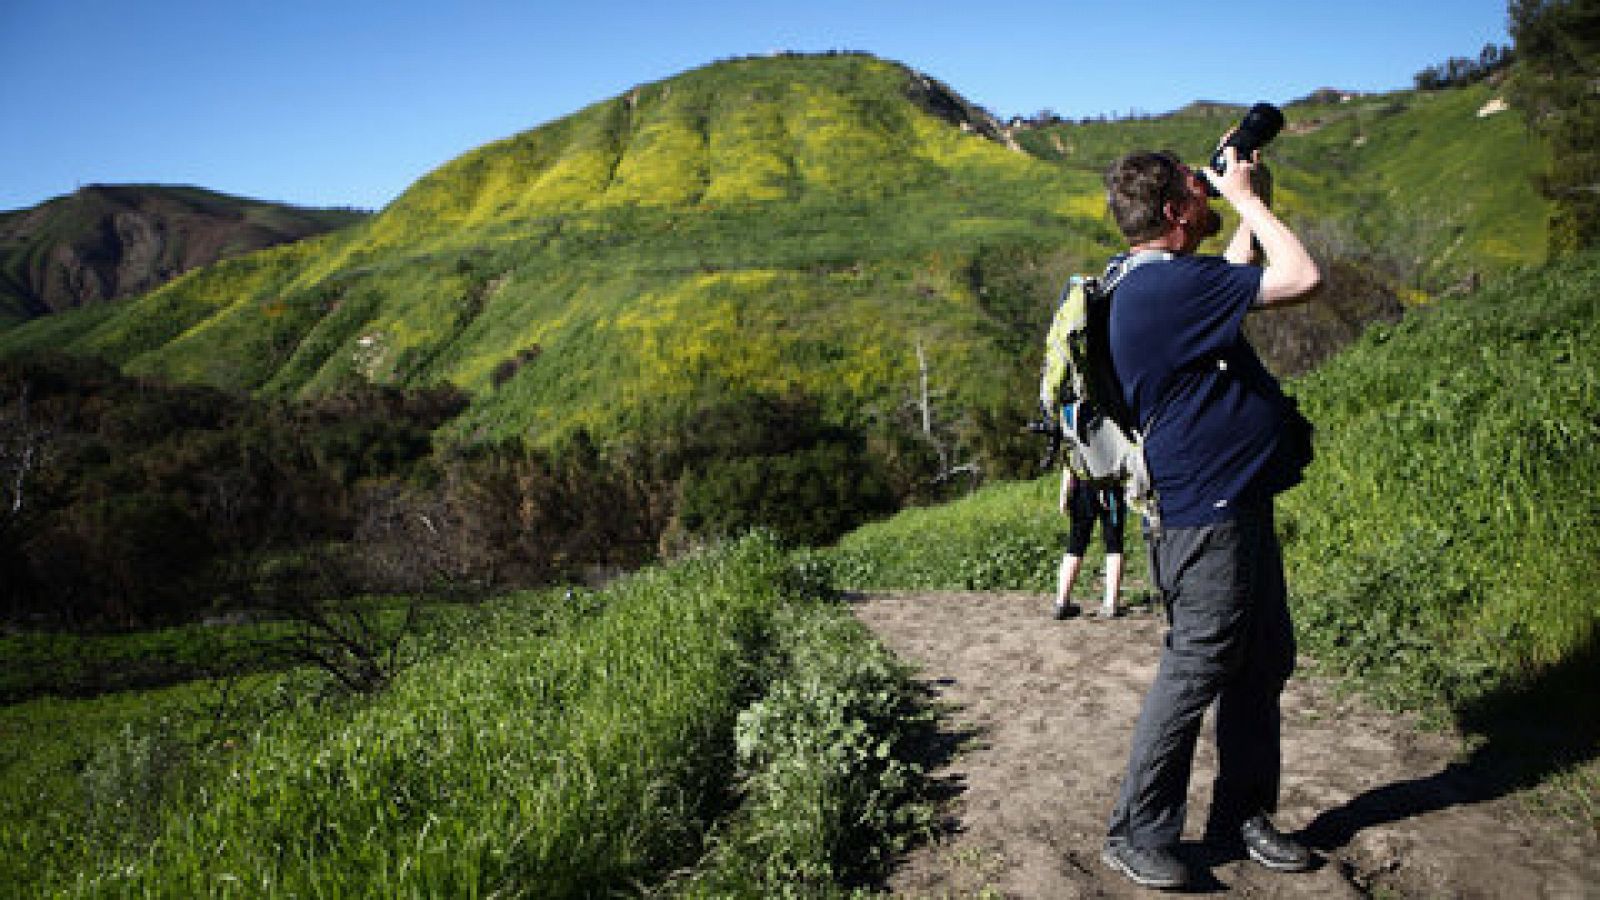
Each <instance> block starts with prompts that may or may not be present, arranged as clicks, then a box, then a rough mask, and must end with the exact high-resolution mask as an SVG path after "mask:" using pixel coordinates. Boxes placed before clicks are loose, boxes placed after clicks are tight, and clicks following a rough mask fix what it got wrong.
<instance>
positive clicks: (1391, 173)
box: [1017, 82, 1549, 292]
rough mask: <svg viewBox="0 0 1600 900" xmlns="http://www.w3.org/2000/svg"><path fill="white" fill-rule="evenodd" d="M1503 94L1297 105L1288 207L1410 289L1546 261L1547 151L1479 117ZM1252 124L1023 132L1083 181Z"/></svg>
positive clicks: (1274, 159)
mask: <svg viewBox="0 0 1600 900" xmlns="http://www.w3.org/2000/svg"><path fill="white" fill-rule="evenodd" d="M1502 96H1504V91H1503V90H1502V89H1501V87H1500V86H1499V85H1497V84H1494V83H1488V82H1485V83H1479V84H1475V85H1472V86H1470V87H1464V88H1458V89H1453V90H1444V91H1399V92H1395V93H1392V94H1378V95H1365V96H1363V95H1341V94H1338V93H1337V92H1332V93H1319V94H1318V95H1313V97H1310V98H1307V99H1304V100H1301V101H1299V102H1296V103H1293V104H1290V105H1289V106H1287V107H1286V108H1285V109H1284V115H1285V118H1286V119H1287V120H1288V121H1287V125H1286V126H1285V128H1284V131H1283V133H1282V134H1281V135H1280V136H1279V137H1278V139H1277V140H1276V141H1275V142H1274V143H1273V144H1272V145H1271V146H1270V148H1269V149H1268V150H1267V153H1266V156H1267V159H1268V161H1269V162H1270V163H1271V165H1272V168H1273V170H1274V173H1275V175H1276V185H1277V190H1276V198H1275V199H1276V204H1277V205H1278V206H1279V208H1280V209H1282V210H1284V211H1285V215H1287V216H1289V217H1290V218H1294V219H1296V220H1298V221H1301V222H1305V223H1314V225H1313V227H1312V228H1311V229H1310V233H1309V234H1308V235H1307V239H1308V240H1309V241H1311V242H1312V243H1313V244H1314V245H1316V246H1314V248H1313V249H1315V250H1321V251H1323V255H1327V254H1328V253H1332V252H1338V253H1340V254H1343V255H1350V256H1366V257H1368V258H1369V259H1370V261H1372V262H1376V263H1381V264H1383V267H1384V268H1387V269H1389V270H1390V272H1389V273H1390V274H1391V275H1395V276H1400V277H1402V278H1403V279H1404V280H1405V281H1406V282H1409V283H1406V284H1403V286H1404V287H1409V288H1412V289H1422V290H1426V291H1430V292H1431V291H1436V290H1439V289H1442V288H1448V287H1453V286H1454V285H1455V282H1457V281H1458V280H1460V279H1462V278H1464V277H1467V276H1470V275H1471V274H1472V273H1474V272H1476V273H1478V274H1479V275H1480V276H1481V275H1487V274H1490V273H1494V272H1500V271H1505V270H1506V269H1509V268H1513V267H1516V266H1518V265H1525V264H1536V263H1539V262H1542V261H1543V260H1544V258H1545V255H1546V238H1545V223H1546V222H1547V221H1548V218H1549V208H1548V205H1547V204H1546V201H1545V200H1544V199H1543V198H1541V197H1540V196H1539V195H1538V192H1537V191H1535V190H1534V189H1533V186H1532V185H1533V178H1534V176H1535V174H1536V173H1538V172H1540V171H1542V170H1543V169H1544V167H1545V166H1546V164H1547V162H1548V151H1547V150H1546V148H1545V147H1544V146H1543V145H1542V144H1540V143H1539V142H1538V141H1537V140H1536V139H1535V138H1534V137H1533V136H1532V135H1530V134H1529V132H1528V130H1527V127H1526V124H1525V122H1524V120H1523V119H1522V117H1521V115H1520V114H1519V113H1518V112H1517V111H1516V110H1501V111H1499V112H1492V113H1489V114H1486V115H1479V113H1480V111H1485V109H1486V107H1487V108H1489V109H1493V107H1489V104H1490V103H1491V101H1493V100H1495V99H1496V98H1500V97H1502ZM1341 98H1347V99H1341ZM1243 112H1244V107H1241V106H1228V105H1222V104H1194V105H1192V106H1190V107H1187V108H1185V109H1183V110H1180V111H1178V112H1177V113H1174V114H1171V115H1168V116H1161V117H1157V118H1151V119H1137V120H1124V121H1113V122H1088V123H1083V124H1061V125H1052V126H1048V127H1043V128H1034V129H1025V130H1021V131H1019V132H1018V134H1017V141H1018V143H1020V144H1021V145H1022V146H1023V147H1024V148H1025V149H1027V150H1028V151H1029V152H1030V153H1033V154H1035V155H1037V156H1039V157H1040V158H1042V159H1048V160H1052V161H1055V162H1058V163H1060V164H1061V165H1063V166H1065V167H1067V168H1069V169H1071V170H1074V171H1079V172H1082V173H1083V174H1084V175H1085V176H1088V175H1092V174H1097V173H1099V172H1102V171H1104V170H1105V167H1106V166H1108V165H1109V164H1110V163H1111V162H1112V160H1114V159H1116V158H1117V157H1118V156H1119V155H1121V154H1122V153H1125V152H1127V151H1128V150H1129V149H1130V148H1140V147H1143V148H1167V149H1172V150H1174V151H1176V152H1178V153H1179V154H1180V155H1182V156H1183V158H1185V159H1188V160H1191V161H1192V162H1194V163H1199V162H1201V161H1203V160H1204V159H1205V158H1206V157H1207V156H1208V154H1209V152H1210V149H1211V148H1212V147H1214V146H1215V145H1216V141H1217V137H1218V135H1220V134H1221V133H1222V132H1224V131H1225V130H1226V129H1227V128H1229V127H1230V126H1231V125H1232V124H1233V123H1234V122H1236V121H1238V119H1239V117H1240V116H1241V115H1242V114H1243Z"/></svg>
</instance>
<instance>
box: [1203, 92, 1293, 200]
mask: <svg viewBox="0 0 1600 900" xmlns="http://www.w3.org/2000/svg"><path fill="white" fill-rule="evenodd" d="M1282 130H1283V112H1282V111H1281V110H1279V109H1278V108H1277V107H1276V106H1273V105H1272V104H1271V103H1257V104H1256V105H1255V106H1252V107H1250V111H1249V112H1247V113H1245V116H1244V120H1243V121H1241V122H1240V123H1239V127H1238V128H1235V129H1234V130H1233V134H1230V135H1228V139H1227V140H1226V141H1223V142H1222V145H1221V146H1219V147H1217V152H1216V153H1214V154H1213V155H1212V157H1211V170H1212V171H1213V172H1216V173H1217V174H1218V175H1221V174H1223V173H1224V172H1226V171H1227V170H1228V157H1227V156H1226V154H1224V153H1223V152H1222V151H1223V150H1224V149H1225V148H1228V147H1233V148H1235V149H1237V150H1238V151H1239V158H1240V159H1249V158H1250V154H1252V153H1254V152H1256V151H1257V150H1259V149H1261V148H1262V147H1265V146H1266V145H1267V144H1269V143H1271V142H1272V139H1273V138H1275V137H1277V136H1278V132H1279V131H1282ZM1207 191H1208V193H1210V194H1211V195H1212V196H1216V189H1214V188H1211V187H1210V184H1209V183H1208V184H1207Z"/></svg>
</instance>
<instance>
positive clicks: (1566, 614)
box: [1282, 254, 1600, 706]
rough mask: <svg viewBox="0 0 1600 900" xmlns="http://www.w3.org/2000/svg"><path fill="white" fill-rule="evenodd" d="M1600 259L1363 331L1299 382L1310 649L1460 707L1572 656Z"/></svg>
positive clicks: (1302, 551)
mask: <svg viewBox="0 0 1600 900" xmlns="http://www.w3.org/2000/svg"><path fill="white" fill-rule="evenodd" d="M1597 291H1600V257H1596V256H1595V255H1593V254H1591V255H1590V256H1588V257H1587V258H1585V259H1583V260H1581V261H1579V262H1577V263H1575V264H1571V265H1563V266H1559V267H1553V268H1550V269H1545V270H1533V271H1529V272H1525V273H1522V274H1519V275H1516V276H1514V277H1511V278H1507V279H1504V280H1501V281H1498V282H1496V283H1494V284H1493V285H1491V286H1489V287H1487V288H1485V289H1484V290H1482V291H1480V292H1478V293H1476V294H1473V295H1471V296H1467V297H1462V298H1459V299H1457V300H1453V301H1451V302H1450V303H1449V304H1447V305H1444V306H1442V307H1441V308H1439V309H1437V310H1435V311H1429V312H1426V313H1422V314H1417V315H1413V316H1412V317H1411V318H1409V319H1407V320H1406V321H1405V322H1404V323H1402V324H1401V325H1399V326H1396V327H1393V328H1382V329H1377V330H1375V331H1373V332H1372V333H1371V334H1369V335H1368V336H1367V337H1366V338H1365V339H1364V340H1363V341H1362V342H1361V343H1360V344H1359V345H1358V346H1356V347H1355V348H1353V349H1352V350H1351V351H1349V352H1348V353H1347V354H1346V355H1345V356H1342V357H1340V358H1338V359H1336V360H1335V361H1334V362H1333V363H1332V364H1330V365H1328V366H1327V367H1326V368H1324V369H1322V370H1319V371H1318V372H1316V373H1314V374H1312V375H1311V376H1309V377H1308V378H1306V379H1305V380H1304V381H1303V382H1302V383H1301V384H1300V385H1298V388H1297V390H1298V393H1299V395H1300V396H1301V398H1302V401H1303V403H1304V404H1305V407H1306V409H1307V412H1308V414H1309V415H1310V417H1311V418H1312V419H1313V420H1314V421H1316V422H1318V423H1320V425H1321V429H1322V431H1321V439H1320V440H1319V442H1318V454H1319V461H1318V463H1317V465H1316V467H1315V469H1314V470H1313V476H1312V477H1311V478H1310V479H1309V480H1308V482H1307V484H1306V485H1305V486H1304V487H1302V488H1300V489H1298V490H1296V491H1294V492H1292V493H1291V494H1290V495H1288V497H1287V498H1286V499H1285V501H1284V503H1283V504H1282V506H1283V511H1284V518H1285V528H1287V529H1289V532H1290V535H1291V537H1292V541H1291V544H1290V549H1289V553H1290V557H1291V560H1292V563H1293V569H1294V571H1293V575H1294V578H1293V583H1294V585H1295V587H1294V590H1295V593H1296V594H1297V596H1298V597H1299V610H1298V615H1299V616H1300V619H1301V623H1302V628H1303V631H1304V633H1305V635H1306V637H1307V639H1308V640H1307V647H1308V649H1311V650H1312V651H1313V652H1314V653H1316V654H1318V655H1319V656H1322V657H1324V658H1325V659H1327V660H1328V661H1330V662H1332V663H1334V664H1335V665H1337V666H1339V667H1340V668H1342V669H1343V670H1345V671H1347V672H1350V673H1351V674H1353V675H1357V676H1359V677H1360V678H1362V679H1363V680H1364V681H1365V682H1367V683H1368V684H1369V685H1371V686H1372V687H1373V688H1374V689H1375V690H1377V691H1379V692H1381V693H1386V694H1387V693H1393V694H1394V695H1395V696H1396V697H1397V698H1417V697H1423V698H1433V699H1436V700H1441V701H1443V702H1445V703H1447V704H1450V705H1454V706H1459V705H1461V704H1463V703H1467V702H1470V701H1472V700H1473V699H1474V698H1476V697H1478V696H1479V695H1481V694H1482V693H1483V692H1485V691H1490V690H1495V689H1500V688H1504V687H1507V686H1508V685H1511V684H1515V683H1517V682H1518V681H1520V680H1522V679H1525V678H1528V677H1531V676H1533V675H1535V674H1536V673H1538V672H1539V671H1541V670H1543V669H1545V668H1548V667H1551V666H1554V665H1556V664H1559V663H1561V662H1562V661H1564V660H1566V659H1569V658H1571V657H1574V656H1576V655H1579V654H1581V653H1582V652H1583V648H1585V647H1586V646H1588V645H1590V644H1591V643H1592V642H1593V640H1594V637H1595V627H1596V618H1597V611H1600V608H1597V607H1596V606H1595V604H1594V603H1593V599H1592V593H1591V591H1592V585H1593V584H1594V581H1595V578H1596V576H1597V575H1600V554H1597V553H1596V550H1595V548H1596V547H1600V456H1597V452H1596V449H1595V448H1596V446H1597V438H1600V352H1597V351H1596V349H1595V348H1596V346H1597V345H1600V344H1597V339H1600V333H1597V322H1600V306H1597V305H1596V304H1597V301H1596V297H1597V296H1600V293H1597Z"/></svg>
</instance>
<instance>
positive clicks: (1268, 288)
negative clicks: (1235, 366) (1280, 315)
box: [1200, 147, 1322, 306]
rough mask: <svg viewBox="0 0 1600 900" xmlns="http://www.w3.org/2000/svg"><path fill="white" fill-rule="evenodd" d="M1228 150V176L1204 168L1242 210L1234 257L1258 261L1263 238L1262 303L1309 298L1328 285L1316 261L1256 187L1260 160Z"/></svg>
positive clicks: (1232, 248)
mask: <svg viewBox="0 0 1600 900" xmlns="http://www.w3.org/2000/svg"><path fill="white" fill-rule="evenodd" d="M1223 152H1224V153H1225V154H1227V159H1228V170H1227V173H1226V174H1224V175H1218V174H1217V173H1216V172H1214V171H1212V170H1211V167H1210V166H1205V167H1203V168H1202V169H1201V170H1200V171H1201V173H1202V174H1203V175H1204V177H1205V178H1206V179H1207V180H1209V181H1210V182H1211V184H1212V185H1213V186H1214V187H1215V188H1216V189H1217V192H1218V193H1220V194H1221V195H1222V197H1223V199H1225V200H1227V201H1228V202H1229V203H1230V204H1232V205H1233V208H1234V209H1235V210H1237V211H1238V213H1239V230H1238V231H1236V232H1234V235H1233V240H1231V241H1230V242H1229V243H1228V250H1227V253H1226V256H1227V258H1228V260H1229V261H1231V262H1251V261H1253V260H1254V257H1255V252H1254V249H1253V248H1252V247H1251V240H1252V238H1254V239H1255V240H1259V241H1260V242H1261V247H1262V249H1263V250H1265V251H1266V256H1267V266H1266V269H1265V271H1263V272H1262V273H1261V305H1262V306H1292V305H1293V304H1295V303H1299V302H1302V301H1304V300H1305V299H1306V298H1307V297H1309V296H1310V294H1311V292H1312V291H1315V290H1316V289H1317V287H1318V286H1319V285H1320V284H1321V283H1322V274H1321V272H1319V271H1318V270H1317V263H1316V261H1315V260H1313V259H1312V258H1311V254H1309V253H1307V252H1306V248H1305V245H1304V244H1302V243H1300V239H1299V238H1298V237H1296V236H1295V233H1294V232H1293V231H1290V230H1289V226H1287V225H1285V224H1283V220H1281V219H1279V218H1278V217H1277V216H1276V215H1275V214H1274V213H1273V212H1272V210H1270V209H1268V208H1267V204H1266V203H1265V202H1263V201H1262V199H1261V198H1260V197H1259V196H1257V195H1256V192H1255V191H1254V190H1253V189H1252V188H1251V184H1250V173H1251V172H1252V170H1254V169H1255V163H1253V162H1250V161H1248V160H1240V159H1239V157H1238V153H1237V151H1235V150H1234V148H1232V147H1226V148H1224V149H1223Z"/></svg>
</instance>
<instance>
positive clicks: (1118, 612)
mask: <svg viewBox="0 0 1600 900" xmlns="http://www.w3.org/2000/svg"><path fill="white" fill-rule="evenodd" d="M1094 617H1095V618H1097V619H1120V618H1122V607H1120V606H1113V607H1110V608H1107V607H1104V606H1102V607H1100V610H1099V612H1096V613H1095V614H1094Z"/></svg>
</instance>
